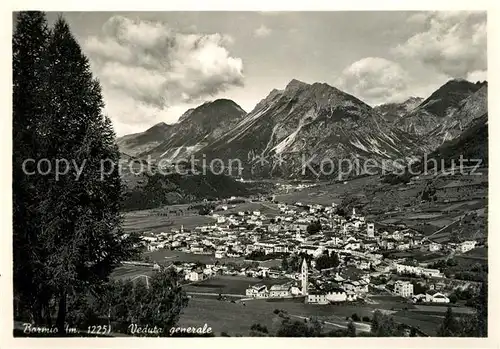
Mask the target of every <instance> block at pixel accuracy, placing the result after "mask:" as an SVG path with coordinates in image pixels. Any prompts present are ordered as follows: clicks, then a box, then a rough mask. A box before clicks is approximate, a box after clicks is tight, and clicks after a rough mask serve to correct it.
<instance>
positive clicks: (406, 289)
mask: <svg viewBox="0 0 500 349" xmlns="http://www.w3.org/2000/svg"><path fill="white" fill-rule="evenodd" d="M394 293H395V294H397V295H398V296H401V297H411V296H413V284H412V283H411V282H408V281H401V280H398V281H396V282H395V283H394Z"/></svg>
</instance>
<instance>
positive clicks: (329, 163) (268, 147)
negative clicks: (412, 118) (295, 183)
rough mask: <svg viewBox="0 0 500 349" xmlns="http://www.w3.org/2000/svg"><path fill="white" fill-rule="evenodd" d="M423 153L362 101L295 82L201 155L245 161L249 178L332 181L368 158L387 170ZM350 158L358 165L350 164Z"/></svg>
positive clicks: (275, 93) (323, 86)
mask: <svg viewBox="0 0 500 349" xmlns="http://www.w3.org/2000/svg"><path fill="white" fill-rule="evenodd" d="M417 149H418V150H422V149H419V145H418V143H417V139H416V138H415V137H412V136H411V135H409V134H407V133H405V132H404V131H401V130H399V129H397V128H394V127H392V126H391V125H390V124H389V123H388V122H387V121H386V120H385V119H384V118H382V117H381V116H380V115H379V114H378V113H377V112H375V111H374V110H373V109H372V108H371V107H370V106H369V105H367V104H365V103H364V102H362V101H361V100H359V99H357V98H356V97H354V96H352V95H349V94H347V93H345V92H342V91H340V90H338V89H337V88H335V87H332V86H329V85H327V84H324V83H314V84H306V83H304V82H301V81H298V80H292V81H291V82H290V83H289V84H288V85H287V86H286V88H285V89H284V90H273V91H271V93H270V94H269V95H268V96H267V97H266V98H265V99H263V100H262V101H261V102H260V103H258V104H257V106H256V107H255V108H254V109H253V110H252V111H251V112H250V113H249V114H248V115H247V116H246V117H245V118H244V119H242V120H241V121H240V122H239V123H238V124H237V125H236V126H235V127H233V128H232V129H231V130H229V131H228V132H227V133H226V134H224V135H223V136H222V137H221V138H219V139H218V140H216V141H215V142H213V143H212V144H209V145H207V146H206V147H204V148H201V149H200V150H199V151H198V154H203V155H205V156H206V157H207V158H208V159H211V158H221V159H240V160H241V161H242V162H244V167H245V168H244V172H245V175H247V176H248V175H252V176H280V177H287V178H288V177H301V176H304V175H309V176H313V177H315V176H316V173H317V171H318V170H319V169H320V168H322V173H323V174H326V175H327V176H328V175H336V174H337V172H338V169H339V168H340V167H344V166H351V167H352V170H353V171H358V172H359V171H360V170H361V167H363V166H362V164H363V163H364V162H365V161H366V159H371V160H370V161H371V162H372V167H381V166H385V165H384V163H383V161H384V160H390V159H405V158H409V157H411V156H412V155H413V154H414V152H416V150H417ZM341 159H345V161H344V163H342V164H340V162H339V161H340V160H341ZM348 159H358V162H357V163H356V161H351V162H350V164H347V162H348V161H347V160H348ZM388 163H389V162H388ZM306 164H307V166H306V167H305V166H304V165H306ZM340 165H342V166H340ZM304 167H305V168H306V169H311V168H312V169H313V170H312V171H303V169H304ZM352 174H353V173H351V175H352Z"/></svg>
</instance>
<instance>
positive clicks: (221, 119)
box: [139, 99, 246, 161]
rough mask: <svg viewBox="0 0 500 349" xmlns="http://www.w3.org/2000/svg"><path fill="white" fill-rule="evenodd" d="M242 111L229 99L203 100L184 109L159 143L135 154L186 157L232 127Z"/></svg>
mask: <svg viewBox="0 0 500 349" xmlns="http://www.w3.org/2000/svg"><path fill="white" fill-rule="evenodd" d="M245 115H246V112H245V111H244V110H243V109H242V108H241V107H240V106H239V105H238V104H236V103H235V102H233V101H231V100H229V99H217V100H215V101H213V102H206V103H204V104H202V105H200V106H199V107H197V108H194V109H190V110H188V111H187V112H186V113H184V115H182V116H181V118H180V119H179V121H178V122H177V123H175V124H173V125H172V127H171V128H170V130H169V132H168V133H167V134H166V135H165V137H164V139H163V141H162V142H161V143H160V144H158V145H157V146H155V147H154V148H152V149H149V150H147V151H144V152H142V153H141V154H139V156H140V157H146V156H148V155H150V156H151V157H152V158H153V159H157V160H159V159H160V158H161V159H167V160H170V161H176V160H179V159H188V158H189V157H190V156H191V155H192V154H194V153H195V152H196V151H198V150H199V149H201V148H203V147H204V146H206V145H208V144H210V143H211V142H213V141H214V140H216V139H218V138H219V137H221V136H222V135H223V134H224V133H226V132H227V131H229V130H230V129H232V128H233V127H234V126H235V125H236V124H237V123H238V122H239V121H240V120H241V119H242V118H243V117H244V116H245Z"/></svg>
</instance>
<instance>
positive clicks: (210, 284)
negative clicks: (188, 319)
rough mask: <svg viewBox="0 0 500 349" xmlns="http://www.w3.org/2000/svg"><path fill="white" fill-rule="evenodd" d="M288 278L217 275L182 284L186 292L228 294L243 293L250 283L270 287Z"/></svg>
mask: <svg viewBox="0 0 500 349" xmlns="http://www.w3.org/2000/svg"><path fill="white" fill-rule="evenodd" d="M287 281H290V280H289V279H267V278H266V279H258V278H249V277H244V276H218V277H215V278H211V279H207V280H203V281H201V282H197V283H193V284H190V285H187V286H184V290H185V291H186V292H201V293H228V294H241V295H244V294H245V290H246V289H247V287H248V286H250V285H256V284H264V285H267V286H268V287H270V286H271V285H276V284H282V283H285V282H287Z"/></svg>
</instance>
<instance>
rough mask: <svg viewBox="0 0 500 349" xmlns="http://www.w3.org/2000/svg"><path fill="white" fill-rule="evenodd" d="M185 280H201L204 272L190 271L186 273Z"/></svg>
mask: <svg viewBox="0 0 500 349" xmlns="http://www.w3.org/2000/svg"><path fill="white" fill-rule="evenodd" d="M185 278H186V280H188V281H193V282H194V281H201V280H203V279H204V278H205V277H204V274H203V273H200V272H197V271H190V272H189V273H187V274H186V277H185Z"/></svg>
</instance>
